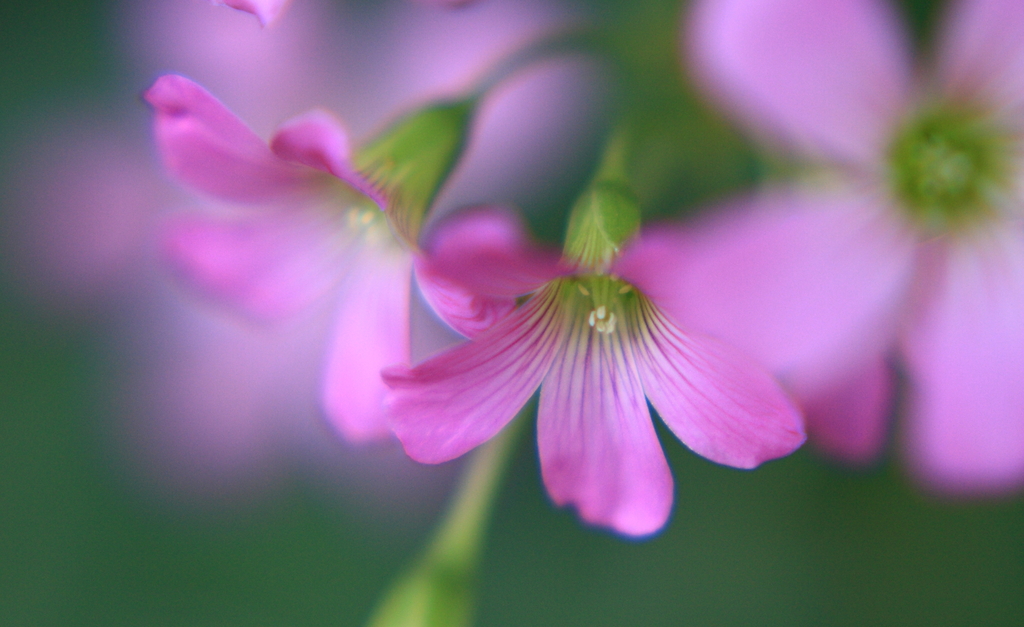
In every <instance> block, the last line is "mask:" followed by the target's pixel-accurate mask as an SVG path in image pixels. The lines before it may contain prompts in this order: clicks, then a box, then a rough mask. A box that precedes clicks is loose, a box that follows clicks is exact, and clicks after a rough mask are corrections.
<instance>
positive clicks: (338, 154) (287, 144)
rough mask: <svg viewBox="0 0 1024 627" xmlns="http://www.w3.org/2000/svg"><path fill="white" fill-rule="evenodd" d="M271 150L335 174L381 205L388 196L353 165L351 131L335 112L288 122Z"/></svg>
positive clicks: (275, 139) (273, 141)
mask: <svg viewBox="0 0 1024 627" xmlns="http://www.w3.org/2000/svg"><path fill="white" fill-rule="evenodd" d="M270 149H271V150H272V151H273V152H274V154H275V155H277V156H278V157H280V158H282V159H285V160H287V161H294V162H295V163H301V164H302V165H306V166H309V167H311V168H313V169H315V170H320V171H321V172H327V173H328V174H333V175H334V176H336V177H338V178H339V179H341V180H343V181H345V182H346V183H347V184H349V185H350V186H352V187H354V188H355V189H356V190H357V191H359V192H360V193H362V194H365V195H367V196H369V197H370V198H371V199H373V201H374V202H376V203H377V204H378V205H379V206H380V207H381V208H383V207H384V206H385V203H386V201H385V198H384V196H383V195H381V194H380V192H379V191H378V190H377V189H376V188H375V187H374V186H373V184H372V183H370V181H369V180H367V179H366V178H365V177H364V176H363V175H361V174H359V172H357V171H356V169H355V167H354V166H353V165H352V150H351V148H350V147H349V142H348V133H346V132H345V128H344V127H343V126H342V125H341V122H339V121H338V120H337V119H336V118H335V117H334V116H333V115H331V114H330V113H327V112H326V111H321V110H313V111H310V112H308V113H305V114H303V115H300V116H298V117H296V118H293V119H291V120H289V121H287V122H285V123H284V124H283V125H281V127H280V128H279V129H278V130H277V132H276V133H275V134H274V138H273V139H272V140H271V142H270Z"/></svg>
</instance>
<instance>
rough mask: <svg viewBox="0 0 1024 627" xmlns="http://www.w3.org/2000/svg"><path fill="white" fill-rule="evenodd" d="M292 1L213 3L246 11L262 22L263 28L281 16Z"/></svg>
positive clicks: (216, 0) (217, 0) (226, 0)
mask: <svg viewBox="0 0 1024 627" xmlns="http://www.w3.org/2000/svg"><path fill="white" fill-rule="evenodd" d="M290 1H291V0H213V3H214V4H222V5H224V6H229V7H231V8H232V9H238V10H239V11H245V12H246V13H252V14H253V15H255V16H256V19H258V20H259V21H260V25H261V26H266V25H267V24H269V23H271V22H273V21H274V20H276V19H277V17H278V16H279V15H281V12H282V11H284V7H285V5H287V4H288V3H289V2H290Z"/></svg>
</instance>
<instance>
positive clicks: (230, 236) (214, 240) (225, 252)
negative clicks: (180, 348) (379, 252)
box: [163, 215, 345, 318]
mask: <svg viewBox="0 0 1024 627" xmlns="http://www.w3.org/2000/svg"><path fill="white" fill-rule="evenodd" d="M330 233H331V228H330V226H329V225H323V224H316V223H314V222H311V221H303V220H299V219H296V218H294V217H292V216H280V215H276V216H265V217H261V218H260V219H251V220H246V221H224V220H214V219H209V218H204V217H201V216H196V215H185V216H179V217H177V218H176V219H174V220H173V221H172V222H170V223H169V224H168V225H167V228H166V230H165V232H164V236H163V237H164V241H163V244H164V252H165V254H166V256H167V258H168V259H169V261H170V263H171V264H172V266H173V267H174V269H175V270H176V272H177V273H178V274H179V275H181V276H182V277H183V278H184V279H185V280H186V281H188V282H189V283H191V284H192V285H193V286H195V287H196V288H198V289H199V290H200V291H201V292H203V293H204V294H206V295H207V296H208V297H211V298H213V299H215V300H219V301H222V302H225V303H227V304H229V305H230V306H233V307H236V308H238V309H240V310H241V311H243V312H245V313H247V314H249V315H252V316H255V317H258V318H280V317H284V316H288V315H291V314H294V313H296V312H297V311H298V310H300V309H302V308H303V307H305V306H306V305H308V304H309V303H310V302H311V301H313V300H314V299H316V298H317V297H319V296H321V295H323V294H324V293H325V292H327V291H328V290H329V289H330V287H331V286H332V285H333V284H334V283H335V282H336V277H337V268H336V264H337V263H338V260H339V259H340V258H341V256H342V254H343V252H344V246H345V243H344V242H342V241H332V240H331V237H330V235H329V234H330Z"/></svg>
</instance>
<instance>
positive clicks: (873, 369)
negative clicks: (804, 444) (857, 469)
mask: <svg viewBox="0 0 1024 627" xmlns="http://www.w3.org/2000/svg"><path fill="white" fill-rule="evenodd" d="M894 376H895V375H894V374H893V372H892V370H891V368H890V367H889V365H888V364H887V363H886V360H885V359H884V357H883V356H878V357H876V358H874V359H872V360H871V361H870V363H869V364H867V365H866V366H865V367H863V368H861V369H860V370H859V371H857V372H855V373H853V375H852V376H850V377H848V378H846V379H844V380H842V381H840V382H839V383H838V384H836V385H833V386H831V387H829V388H827V389H823V390H815V391H814V392H813V393H809V394H806V395H804V394H801V393H800V391H799V390H797V391H796V394H797V396H798V397H800V398H801V399H802V401H803V402H802V405H803V410H804V418H805V420H806V422H807V434H808V436H809V437H810V440H811V442H812V443H813V444H814V446H815V447H816V448H817V449H818V450H820V451H821V452H823V453H824V454H825V455H828V456H829V457H832V458H835V459H837V460H839V461H842V462H846V463H848V464H853V465H865V464H870V463H872V462H875V461H877V460H878V458H879V456H880V455H881V454H882V451H883V449H884V448H885V440H886V435H887V434H888V432H889V418H890V417H891V415H892V410H893V393H894V392H895V381H894Z"/></svg>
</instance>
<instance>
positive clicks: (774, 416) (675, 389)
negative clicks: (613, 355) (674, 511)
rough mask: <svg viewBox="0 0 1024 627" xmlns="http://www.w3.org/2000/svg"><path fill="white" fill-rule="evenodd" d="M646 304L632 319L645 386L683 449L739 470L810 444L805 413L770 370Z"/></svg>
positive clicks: (650, 304)
mask: <svg viewBox="0 0 1024 627" xmlns="http://www.w3.org/2000/svg"><path fill="white" fill-rule="evenodd" d="M641 306H642V307H643V310H642V311H641V312H640V313H639V315H638V316H637V318H635V319H634V320H632V321H630V333H631V334H632V335H633V336H634V338H635V342H636V360H637V365H638V366H639V369H640V380H641V381H642V382H643V386H644V391H645V392H646V393H647V398H649V399H650V400H651V404H652V405H654V408H655V409H657V410H658V414H660V415H661V418H662V420H664V421H665V424H667V425H668V427H669V429H671V430H672V432H673V433H675V434H676V437H677V438H679V439H680V440H681V441H682V442H683V444H685V445H686V446H688V447H690V449H692V450H693V451H694V452H695V453H697V454H698V455H701V456H703V457H706V458H708V459H710V460H711V461H713V462H717V463H719V464H726V465H729V466H735V467H737V468H753V467H755V466H757V465H759V464H761V463H762V462H765V461H767V460H769V459H775V458H776V457H782V456H783V455H788V454H790V453H792V452H793V451H794V450H796V449H797V448H798V447H799V446H800V445H801V444H803V442H804V439H805V437H804V429H803V421H802V420H801V418H800V414H799V413H798V412H797V410H796V408H795V407H794V406H793V404H792V403H791V402H790V401H789V399H788V398H787V397H786V394H785V393H784V392H783V391H782V389H781V388H780V387H779V385H778V384H777V383H776V382H775V380H774V379H772V378H771V377H770V376H769V375H768V374H767V373H766V372H764V371H763V370H762V369H761V368H760V367H758V366H757V365H755V364H754V363H753V362H752V361H750V360H748V359H746V358H745V357H744V356H742V355H740V354H739V353H737V352H736V351H734V350H732V349H730V348H728V347H726V346H724V345H722V344H720V343H719V342H717V341H715V340H712V339H710V338H697V337H690V336H687V335H686V334H684V333H683V332H682V331H680V330H679V328H678V327H677V326H676V325H675V324H674V323H673V322H672V321H671V320H669V319H668V318H667V317H666V316H665V315H664V314H663V313H662V312H660V311H659V310H658V309H657V307H656V306H655V305H653V304H652V303H650V302H649V301H642V302H641Z"/></svg>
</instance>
